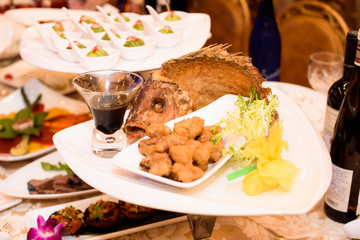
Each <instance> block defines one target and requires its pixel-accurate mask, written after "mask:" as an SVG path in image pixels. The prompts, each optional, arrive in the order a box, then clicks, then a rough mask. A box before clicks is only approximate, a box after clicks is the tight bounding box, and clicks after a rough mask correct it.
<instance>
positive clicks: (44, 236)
mask: <svg viewBox="0 0 360 240" xmlns="http://www.w3.org/2000/svg"><path fill="white" fill-rule="evenodd" d="M65 224H66V223H65V222H63V223H60V224H58V225H56V219H53V218H49V219H48V220H47V221H46V222H45V219H44V217H43V216H41V215H39V216H38V218H37V225H38V228H30V230H29V232H28V234H27V240H60V239H61V234H60V233H59V232H60V230H61V228H62V227H63V226H64V225H65Z"/></svg>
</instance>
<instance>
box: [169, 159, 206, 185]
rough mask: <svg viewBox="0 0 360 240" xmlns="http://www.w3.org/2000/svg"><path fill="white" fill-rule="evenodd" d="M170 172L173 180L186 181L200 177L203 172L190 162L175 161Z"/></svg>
mask: <svg viewBox="0 0 360 240" xmlns="http://www.w3.org/2000/svg"><path fill="white" fill-rule="evenodd" d="M172 174H173V178H174V179H175V180H178V181H181V182H184V183H186V182H192V181H194V180H196V179H199V178H201V177H202V176H203V174H204V172H203V171H202V170H201V169H200V168H199V167H197V166H194V165H192V164H186V165H183V164H181V163H177V162H176V163H174V165H173V167H172Z"/></svg>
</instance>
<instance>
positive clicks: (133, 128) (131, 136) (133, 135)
mask: <svg viewBox="0 0 360 240" xmlns="http://www.w3.org/2000/svg"><path fill="white" fill-rule="evenodd" d="M146 127H147V125H146V124H143V123H139V122H135V121H128V122H127V123H126V126H125V127H124V130H125V133H126V136H127V139H128V140H127V141H128V143H129V144H132V143H134V142H135V141H137V140H138V139H141V138H143V137H144V136H145V135H146Z"/></svg>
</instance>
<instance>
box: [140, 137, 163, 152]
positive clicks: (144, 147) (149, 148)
mask: <svg viewBox="0 0 360 240" xmlns="http://www.w3.org/2000/svg"><path fill="white" fill-rule="evenodd" d="M160 142H165V143H166V138H165V137H159V138H146V139H142V140H140V142H139V146H138V148H139V152H140V153H141V154H142V155H144V156H148V155H151V154H153V153H154V152H164V151H161V149H159V147H158V146H157V144H158V143H160Z"/></svg>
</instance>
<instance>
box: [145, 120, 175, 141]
mask: <svg viewBox="0 0 360 240" xmlns="http://www.w3.org/2000/svg"><path fill="white" fill-rule="evenodd" d="M171 132H172V131H171V129H170V128H169V127H168V126H166V125H164V124H161V123H153V124H151V125H150V126H148V127H147V128H146V135H147V136H149V137H150V138H157V137H163V136H166V135H168V134H170V133H171Z"/></svg>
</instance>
